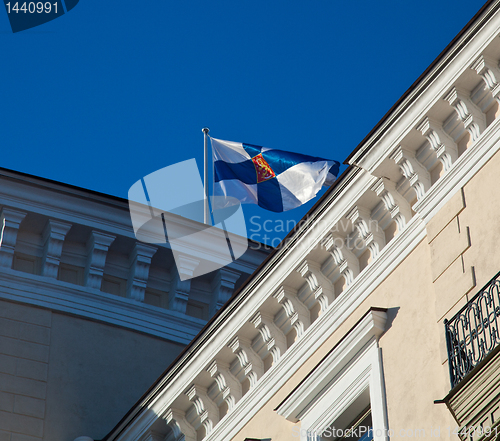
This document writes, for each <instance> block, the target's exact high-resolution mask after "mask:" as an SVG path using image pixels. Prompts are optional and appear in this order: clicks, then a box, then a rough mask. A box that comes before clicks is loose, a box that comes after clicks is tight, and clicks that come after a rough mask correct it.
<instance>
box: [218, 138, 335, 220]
mask: <svg viewBox="0 0 500 441" xmlns="http://www.w3.org/2000/svg"><path fill="white" fill-rule="evenodd" d="M210 139H211V142H212V152H213V160H214V196H232V197H234V198H236V199H238V200H239V201H240V202H241V203H242V204H257V205H259V206H260V207H262V208H265V209H266V210H270V211H275V212H282V211H287V210H291V209H293V208H296V207H298V206H300V205H302V204H304V203H306V202H307V201H309V200H311V199H312V198H313V197H315V196H316V194H317V193H318V191H319V190H320V188H321V187H322V186H323V185H330V184H332V183H333V181H334V180H335V179H336V178H337V175H338V171H339V167H340V163H339V162H338V161H334V160H327V159H323V158H318V157H314V156H308V155H302V154H298V153H292V152H287V151H283V150H277V149H270V148H267V147H261V146H257V145H252V144H245V143H239V142H231V141H222V140H220V139H215V138H210ZM231 203H232V202H231V201H228V202H227V204H226V205H225V206H228V205H230V204H231ZM214 208H224V207H220V206H217V207H214Z"/></svg>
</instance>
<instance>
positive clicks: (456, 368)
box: [444, 272, 500, 388]
mask: <svg viewBox="0 0 500 441" xmlns="http://www.w3.org/2000/svg"><path fill="white" fill-rule="evenodd" d="M499 317H500V272H499V273H498V274H497V275H496V276H495V277H493V279H491V280H490V281H489V282H488V283H487V284H486V285H485V286H484V287H483V289H481V291H479V292H478V293H477V294H476V295H475V296H474V297H473V298H472V299H470V301H469V302H468V303H467V305H465V306H464V307H463V308H462V309H461V310H460V311H458V313H457V314H456V315H455V316H454V317H453V318H451V319H450V320H445V321H444V326H445V332H446V345H447V348H448V365H449V368H450V379H451V387H452V388H453V387H455V386H456V385H457V384H458V383H459V382H460V381H461V380H462V379H463V378H464V377H465V376H466V375H467V374H468V373H469V372H470V371H471V370H472V369H474V367H475V366H477V365H478V364H479V363H480V362H481V361H482V360H484V358H485V357H486V356H487V355H488V354H489V353H490V352H491V351H492V350H493V349H494V348H495V347H496V346H497V345H498V344H499V343H500V336H499V332H498V330H499V322H500V319H499Z"/></svg>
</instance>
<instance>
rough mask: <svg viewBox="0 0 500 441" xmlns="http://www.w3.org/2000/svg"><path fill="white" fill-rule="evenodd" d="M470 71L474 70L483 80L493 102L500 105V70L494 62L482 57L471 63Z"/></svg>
mask: <svg viewBox="0 0 500 441" xmlns="http://www.w3.org/2000/svg"><path fill="white" fill-rule="evenodd" d="M471 69H472V70H475V71H476V72H477V74H478V75H481V77H482V78H483V81H484V84H485V85H486V88H487V89H488V90H489V91H490V92H491V95H492V96H493V98H494V99H495V100H497V101H498V102H499V103H500V83H499V81H500V69H499V68H498V63H495V60H493V59H491V58H488V57H485V56H484V55H481V56H479V58H478V59H477V60H476V61H475V62H474V63H472V66H471Z"/></svg>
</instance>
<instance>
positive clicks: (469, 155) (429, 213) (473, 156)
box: [413, 118, 500, 224]
mask: <svg viewBox="0 0 500 441" xmlns="http://www.w3.org/2000/svg"><path fill="white" fill-rule="evenodd" d="M499 130H500V118H497V119H496V120H495V121H494V122H493V123H491V124H490V125H489V126H488V128H487V129H486V130H485V131H484V133H483V134H482V136H481V138H480V139H479V140H478V142H476V143H475V144H474V146H473V147H471V148H468V149H467V150H466V151H465V152H464V153H463V154H462V155H461V156H460V158H458V160H457V162H456V165H454V167H453V168H452V169H451V170H450V172H449V173H447V174H446V175H444V176H442V177H441V178H440V179H439V180H438V181H437V182H436V183H435V184H434V185H433V186H432V187H431V189H430V190H429V191H428V192H427V194H426V195H425V198H424V199H422V200H421V201H418V202H417V203H416V204H415V205H414V206H413V210H415V211H416V212H417V213H418V214H419V215H420V217H421V218H422V220H423V221H424V222H425V224H427V223H428V222H429V221H430V220H431V219H432V217H434V215H435V214H436V213H437V212H438V211H439V209H440V208H441V207H442V206H443V205H444V204H445V203H446V202H448V201H449V200H450V199H451V197H452V196H453V195H454V194H455V193H456V192H457V191H459V190H460V188H461V187H463V186H464V185H465V184H466V183H467V182H469V181H470V180H471V179H472V177H473V176H474V175H475V174H476V173H477V172H478V171H479V170H480V169H481V168H482V167H483V166H484V165H485V164H486V162H488V160H489V159H490V158H491V157H493V155H495V153H497V151H498V150H499V149H500V142H498V131H499Z"/></svg>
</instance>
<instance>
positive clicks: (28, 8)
mask: <svg viewBox="0 0 500 441" xmlns="http://www.w3.org/2000/svg"><path fill="white" fill-rule="evenodd" d="M5 6H6V7H7V14H10V13H11V12H15V13H16V14H19V13H24V14H26V13H28V14H35V13H36V14H43V13H44V14H50V13H51V12H53V13H55V14H57V3H50V2H45V3H43V2H36V3H35V2H29V3H27V2H24V3H20V2H16V3H14V5H13V6H12V7H11V4H10V2H9V3H6V4H5ZM52 8H54V11H52Z"/></svg>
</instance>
